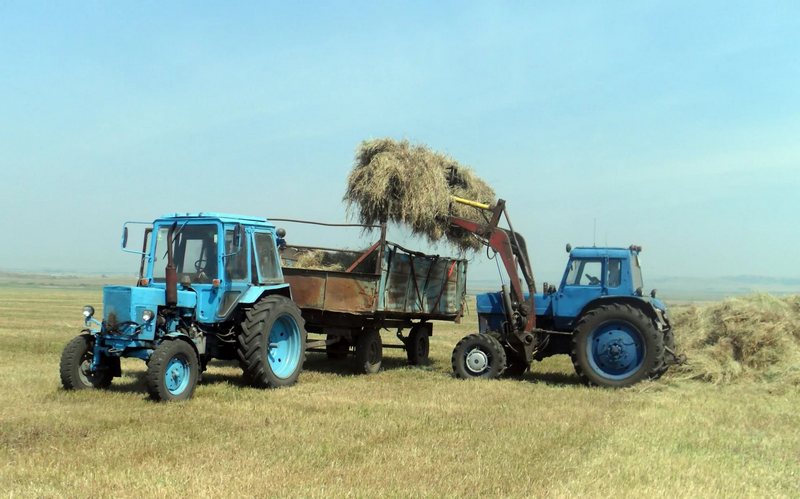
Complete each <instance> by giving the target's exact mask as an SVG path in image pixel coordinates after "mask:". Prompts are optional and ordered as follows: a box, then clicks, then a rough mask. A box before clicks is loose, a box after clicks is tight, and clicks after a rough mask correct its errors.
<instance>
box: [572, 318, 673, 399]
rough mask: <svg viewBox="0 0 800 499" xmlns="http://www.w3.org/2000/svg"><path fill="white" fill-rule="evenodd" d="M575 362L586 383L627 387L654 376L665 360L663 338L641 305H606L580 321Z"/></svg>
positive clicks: (575, 345) (573, 339) (577, 328)
mask: <svg viewBox="0 0 800 499" xmlns="http://www.w3.org/2000/svg"><path fill="white" fill-rule="evenodd" d="M571 353H572V355H571V356H572V364H573V365H574V366H575V372H576V373H577V374H578V376H579V377H580V378H581V380H582V381H584V382H585V383H587V384H592V385H598V386H608V387H624V386H630V385H633V384H635V383H638V382H639V381H641V380H643V379H648V378H655V377H656V376H657V372H658V369H659V367H660V366H661V365H662V363H663V359H664V339H663V335H662V333H661V332H660V331H659V330H658V329H657V328H656V326H655V324H654V323H653V321H652V320H651V319H650V318H649V317H647V316H646V315H645V314H644V313H643V312H642V311H641V310H639V309H638V308H635V307H632V306H630V305H625V304H620V303H617V304H611V305H603V306H600V307H597V308H594V309H592V310H590V311H589V312H587V313H586V314H585V315H584V316H583V317H581V319H580V320H579V321H578V323H577V325H576V327H575V334H574V336H573V338H572V352H571Z"/></svg>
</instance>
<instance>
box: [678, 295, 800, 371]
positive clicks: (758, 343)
mask: <svg viewBox="0 0 800 499" xmlns="http://www.w3.org/2000/svg"><path fill="white" fill-rule="evenodd" d="M673 322H674V326H675V336H676V338H675V339H676V343H677V345H678V350H679V351H681V352H683V353H686V355H687V357H688V363H687V364H685V365H683V366H680V367H677V368H675V370H674V372H675V373H676V374H677V375H678V376H683V377H688V378H692V379H700V380H704V381H709V382H712V383H719V384H724V383H730V382H734V381H739V380H750V381H760V382H770V383H788V384H791V385H800V296H790V297H785V298H779V297H775V296H772V295H766V294H760V295H754V296H748V297H743V298H731V299H728V300H725V301H723V302H721V303H717V304H713V305H708V306H703V307H697V306H692V307H689V308H687V309H684V310H679V311H677V313H676V314H675V316H674V317H673Z"/></svg>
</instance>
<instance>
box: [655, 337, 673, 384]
mask: <svg viewBox="0 0 800 499" xmlns="http://www.w3.org/2000/svg"><path fill="white" fill-rule="evenodd" d="M667 349H669V350H671V351H672V352H673V353H674V352H675V333H673V332H672V328H669V329H667V330H666V331H664V357H663V359H662V360H661V366H660V367H659V368H658V369H656V373H655V375H654V376H653V379H658V378H660V377H661V376H663V375H664V373H666V372H667V370H669V366H670V365H671V363H669V362H667V360H668V359H671V358H672V357H673V354H670V353H668V352H667Z"/></svg>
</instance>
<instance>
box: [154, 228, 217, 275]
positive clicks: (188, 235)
mask: <svg viewBox="0 0 800 499" xmlns="http://www.w3.org/2000/svg"><path fill="white" fill-rule="evenodd" d="M169 229H170V226H160V227H159V228H158V233H157V234H156V248H155V254H154V255H153V260H154V261H153V280H154V281H155V282H164V280H165V277H164V268H165V267H166V266H167V237H168V235H169ZM173 237H174V240H175V241H174V245H173V247H172V248H173V249H172V253H173V259H174V260H175V268H176V269H177V271H178V277H179V278H183V277H184V276H188V277H189V279H190V280H191V282H193V283H210V282H211V280H212V279H217V278H218V277H219V276H218V271H217V263H218V261H217V253H218V252H217V248H218V244H217V226H216V225H213V224H203V225H199V224H198V225H185V226H181V225H178V227H177V228H176V229H175V232H174V235H173Z"/></svg>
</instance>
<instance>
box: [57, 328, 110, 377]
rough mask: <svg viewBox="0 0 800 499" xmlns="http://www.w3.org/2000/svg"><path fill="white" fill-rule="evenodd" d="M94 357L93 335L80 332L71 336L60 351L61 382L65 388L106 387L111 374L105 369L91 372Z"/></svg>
mask: <svg viewBox="0 0 800 499" xmlns="http://www.w3.org/2000/svg"><path fill="white" fill-rule="evenodd" d="M93 359H94V336H92V335H91V334H82V335H80V336H76V337H75V338H72V340H70V342H69V343H67V346H66V347H64V351H63V352H62V353H61V364H60V366H59V367H60V372H61V384H62V385H63V386H64V388H65V389H66V390H84V389H86V388H108V387H109V386H111V380H112V379H113V375H112V373H111V371H110V370H108V369H106V370H103V371H100V372H96V373H92V372H91V370H90V368H91V367H92V360H93Z"/></svg>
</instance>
